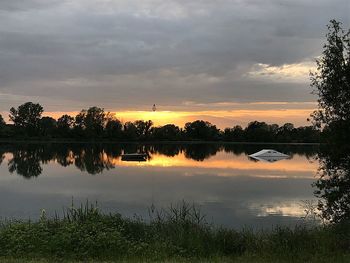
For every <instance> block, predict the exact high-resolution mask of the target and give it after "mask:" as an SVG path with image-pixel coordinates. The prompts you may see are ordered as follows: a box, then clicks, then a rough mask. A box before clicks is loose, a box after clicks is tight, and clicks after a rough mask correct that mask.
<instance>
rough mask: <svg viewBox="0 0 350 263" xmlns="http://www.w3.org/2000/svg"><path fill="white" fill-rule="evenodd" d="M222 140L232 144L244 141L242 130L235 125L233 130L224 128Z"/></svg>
mask: <svg viewBox="0 0 350 263" xmlns="http://www.w3.org/2000/svg"><path fill="white" fill-rule="evenodd" d="M224 140H225V141H233V142H242V141H244V130H243V128H242V127H241V126H239V125H236V126H234V127H233V128H226V129H225V130H224Z"/></svg>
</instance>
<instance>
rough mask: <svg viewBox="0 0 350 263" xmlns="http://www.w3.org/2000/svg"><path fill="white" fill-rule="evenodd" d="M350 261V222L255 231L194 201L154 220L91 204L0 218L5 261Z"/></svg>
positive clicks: (0, 259) (0, 256)
mask: <svg viewBox="0 0 350 263" xmlns="http://www.w3.org/2000/svg"><path fill="white" fill-rule="evenodd" d="M23 261H28V262H55V261H61V262H62V261H63V262H79V261H80V262H113V261H120V262H349V261H350V224H349V223H344V224H339V225H332V226H322V227H317V228H307V227H303V226H300V227H296V228H295V229H288V228H276V229H274V230H273V231H268V232H264V231H260V232H252V231H249V230H242V231H234V230H230V229H223V228H216V227H213V226H211V225H209V224H208V223H206V221H205V218H204V217H203V216H202V215H201V214H200V212H199V211H198V210H196V209H195V208H194V207H192V206H189V205H186V204H184V205H182V206H178V207H175V208H174V207H172V208H169V209H167V210H162V211H158V212H157V213H153V214H152V219H151V222H148V223H146V222H144V221H142V220H141V219H125V218H123V217H122V216H120V215H119V214H109V215H105V214H102V213H100V212H99V211H98V209H96V208H95V207H93V206H84V207H81V208H79V209H75V208H71V209H68V210H67V211H66V213H65V215H64V217H62V218H58V217H55V218H52V219H47V218H46V216H45V214H44V213H43V214H42V217H41V219H40V220H39V221H38V222H29V221H10V222H3V223H2V225H1V228H0V262H23Z"/></svg>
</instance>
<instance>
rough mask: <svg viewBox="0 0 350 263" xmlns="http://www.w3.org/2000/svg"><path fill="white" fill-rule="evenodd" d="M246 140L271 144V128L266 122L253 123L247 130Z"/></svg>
mask: <svg viewBox="0 0 350 263" xmlns="http://www.w3.org/2000/svg"><path fill="white" fill-rule="evenodd" d="M245 138H246V140H247V141H250V142H269V141H271V140H273V136H272V133H271V130H270V127H269V125H268V124H267V123H265V122H258V121H253V122H250V123H249V124H248V126H247V128H245Z"/></svg>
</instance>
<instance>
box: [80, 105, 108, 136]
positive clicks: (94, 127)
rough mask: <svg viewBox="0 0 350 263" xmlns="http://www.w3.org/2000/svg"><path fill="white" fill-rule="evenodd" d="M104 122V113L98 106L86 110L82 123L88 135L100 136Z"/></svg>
mask: <svg viewBox="0 0 350 263" xmlns="http://www.w3.org/2000/svg"><path fill="white" fill-rule="evenodd" d="M105 122H106V113H105V112H104V109H102V108H99V107H91V108H89V109H88V110H87V111H86V114H85V116H84V120H83V123H84V125H85V129H86V133H87V135H88V137H101V136H102V134H103V129H104V126H105Z"/></svg>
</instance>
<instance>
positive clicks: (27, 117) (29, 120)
mask: <svg viewBox="0 0 350 263" xmlns="http://www.w3.org/2000/svg"><path fill="white" fill-rule="evenodd" d="M43 112H44V109H43V107H42V106H41V105H40V104H35V103H32V102H27V103H24V104H22V105H20V106H19V107H18V108H17V109H15V108H13V107H12V108H11V109H10V115H9V117H10V120H11V121H12V122H13V123H14V125H15V127H17V128H23V130H24V131H25V133H26V134H27V135H37V133H38V129H39V122H40V118H41V114H42V113H43Z"/></svg>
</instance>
